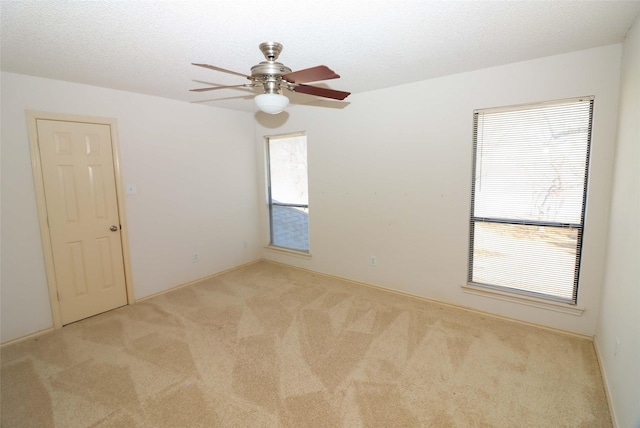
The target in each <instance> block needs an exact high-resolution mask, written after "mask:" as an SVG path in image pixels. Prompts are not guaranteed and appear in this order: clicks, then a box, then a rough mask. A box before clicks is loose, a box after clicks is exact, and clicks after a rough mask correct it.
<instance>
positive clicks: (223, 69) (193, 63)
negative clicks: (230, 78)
mask: <svg viewBox="0 0 640 428" xmlns="http://www.w3.org/2000/svg"><path fill="white" fill-rule="evenodd" d="M191 65H197V66H198V67H204V68H208V69H210V70H215V71H222V72H223V73H229V74H235V75H236V76H242V77H246V78H247V79H251V76H247V75H246V74H242V73H238V72H237V71H231V70H227V69H225V68H220V67H216V66H215V65H209V64H196V63H195V62H192V63H191Z"/></svg>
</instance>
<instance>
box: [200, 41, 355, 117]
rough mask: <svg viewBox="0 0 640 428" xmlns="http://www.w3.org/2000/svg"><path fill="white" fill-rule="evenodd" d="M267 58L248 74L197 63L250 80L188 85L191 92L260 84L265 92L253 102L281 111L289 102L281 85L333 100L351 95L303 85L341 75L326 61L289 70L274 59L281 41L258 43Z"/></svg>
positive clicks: (266, 110) (273, 110) (263, 108)
mask: <svg viewBox="0 0 640 428" xmlns="http://www.w3.org/2000/svg"><path fill="white" fill-rule="evenodd" d="M260 50H261V51H262V53H263V55H264V57H265V58H266V61H262V62H261V63H259V64H256V65H254V66H253V67H251V75H250V76H249V75H246V74H244V73H238V72H236V71H231V70H227V69H224V68H220V67H216V66H215V65H209V64H196V63H192V64H193V65H196V66H198V67H204V68H208V69H211V70H216V71H221V72H223V73H229V74H234V75H236V76H242V77H245V78H247V79H249V80H250V81H251V83H245V84H242V85H232V86H214V87H211V88H200V89H191V91H192V92H205V91H215V90H217V89H228V88H252V87H256V86H262V87H263V88H264V94H260V95H256V97H255V103H256V106H257V107H258V108H259V109H260V110H262V111H263V112H265V113H269V114H278V113H280V112H282V111H283V110H284V109H285V108H286V107H287V105H288V104H289V99H288V98H287V97H285V96H284V95H282V89H283V88H284V89H287V90H289V91H293V92H299V93H302V94H308V95H315V96H318V97H324V98H332V99H334V100H344V99H345V98H346V97H348V96H349V95H350V92H344V91H336V90H335V89H328V88H321V87H319V86H312V85H305V83H308V82H318V81H321V80H329V79H337V78H339V77H340V76H339V75H338V74H336V73H335V72H334V71H333V70H331V69H330V68H329V67H327V66H325V65H318V66H316V67H311V68H305V69H304V70H298V71H291V69H290V68H289V67H287V66H286V65H284V64H282V63H280V62H277V61H276V60H277V59H278V56H279V55H280V52H282V45H281V44H280V43H276V42H265V43H261V44H260Z"/></svg>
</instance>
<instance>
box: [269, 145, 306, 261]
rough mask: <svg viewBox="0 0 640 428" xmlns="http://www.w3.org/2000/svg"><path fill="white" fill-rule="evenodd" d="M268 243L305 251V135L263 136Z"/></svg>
mask: <svg viewBox="0 0 640 428" xmlns="http://www.w3.org/2000/svg"><path fill="white" fill-rule="evenodd" d="M267 181H268V183H267V187H268V188H267V195H268V203H269V226H270V232H271V241H270V244H271V245H273V246H276V247H282V248H288V249H291V250H296V251H304V252H307V253H308V252H309V192H308V186H307V137H306V136H305V135H304V134H290V135H284V136H277V137H268V138H267Z"/></svg>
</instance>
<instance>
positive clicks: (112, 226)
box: [109, 224, 118, 232]
mask: <svg viewBox="0 0 640 428" xmlns="http://www.w3.org/2000/svg"><path fill="white" fill-rule="evenodd" d="M109 229H111V231H112V232H117V231H118V226H116V225H115V224H112V225H111V227H110V228H109Z"/></svg>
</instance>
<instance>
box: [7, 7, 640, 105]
mask: <svg viewBox="0 0 640 428" xmlns="http://www.w3.org/2000/svg"><path fill="white" fill-rule="evenodd" d="M0 7H1V9H0V11H1V26H0V31H1V49H2V51H1V55H2V57H1V59H2V61H1V67H2V70H4V71H10V72H15V73H22V74H28V75H34V76H41V77H46V78H52V79H59V80H67V81H72V82H78V83H85V84H89V85H96V86H104V87H108V88H114V89H121V90H126V91H132V92H139V93H143V94H149V95H157V96H161V97H166V98H173V99H177V100H183V101H190V102H203V103H205V104H209V105H215V106H220V107H227V108H233V109H238V110H245V111H253V110H254V106H253V102H252V101H251V98H252V96H253V93H254V92H253V91H252V90H249V89H224V90H218V91H214V92H208V93H207V92H205V93H192V92H188V89H190V88H198V87H203V86H206V85H203V84H202V83H198V82H197V81H201V82H209V83H211V84H214V85H233V84H241V83H245V81H246V80H245V79H243V78H242V77H238V76H233V75H229V74H225V73H220V72H216V71H212V70H207V69H202V68H199V67H194V66H192V65H190V64H191V63H192V62H202V63H208V64H214V65H217V66H219V67H223V68H226V69H230V70H235V71H238V72H242V73H246V74H250V68H251V66H252V65H254V64H257V63H258V62H260V61H263V60H264V57H263V56H262V54H261V53H260V51H259V50H258V45H259V44H260V43H261V42H265V41H277V42H280V43H282V44H283V45H284V50H283V52H282V54H281V55H280V58H279V61H280V62H282V63H284V64H285V65H287V66H288V67H290V68H291V69H293V70H294V71H295V70H299V69H303V68H307V67H312V66H315V65H319V64H325V65H328V66H329V67H331V68H332V69H334V70H335V71H336V72H337V73H338V74H340V75H341V76H342V77H341V78H340V79H337V80H330V81H327V82H325V83H324V84H326V86H327V87H330V88H333V89H339V90H346V91H350V92H352V93H358V92H365V91H371V90H376V89H382V88H385V87H390V86H395V85H399V84H404V83H409V82H415V81H420V80H425V79H429V78H433V77H438V76H443V75H448V74H454V73H460V72H464V71H469V70H475V69H479V68H485V67H491V66H496V65H501V64H507V63H512V62H516V61H522V60H527V59H532V58H538V57H543V56H548V55H555V54H560V53H565V52H570V51H575V50H580V49H587V48H592V47H597V46H604V45H608V44H613V43H619V42H621V41H622V40H623V38H624V36H625V34H626V32H627V30H628V29H629V28H630V27H631V25H632V24H633V22H634V19H635V17H636V16H638V14H640V1H638V0H637V1H482V0H481V1H425V0H407V1H399V0H396V1H393V0H387V1H377V0H370V1H358V0H340V1H336V0H324V1H317V0H314V1H309V0H294V1H280V0H270V1H265V0H220V1H136V2H134V1H107V0H103V1H92V2H88V1H83V2H75V1H74V2H71V1H28V2H22V1H8V0H0ZM324 84H323V85H324ZM287 95H288V96H290V98H291V100H292V102H293V103H296V102H298V103H305V102H311V101H314V100H317V99H316V98H315V97H311V96H308V95H300V94H293V96H291V95H292V94H291V93H287ZM346 101H349V99H348V98H347V100H346Z"/></svg>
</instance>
